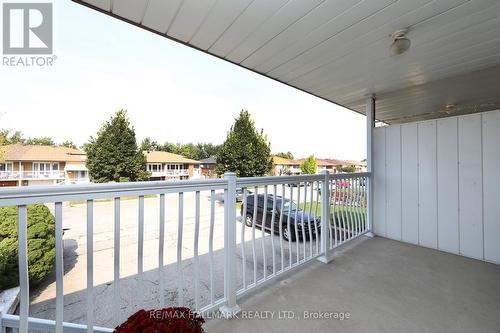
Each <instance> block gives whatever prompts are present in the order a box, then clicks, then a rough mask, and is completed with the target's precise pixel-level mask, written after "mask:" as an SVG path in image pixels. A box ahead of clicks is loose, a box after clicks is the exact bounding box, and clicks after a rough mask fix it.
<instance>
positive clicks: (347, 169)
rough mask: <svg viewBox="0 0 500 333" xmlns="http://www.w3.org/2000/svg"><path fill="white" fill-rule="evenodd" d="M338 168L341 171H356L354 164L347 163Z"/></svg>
mask: <svg viewBox="0 0 500 333" xmlns="http://www.w3.org/2000/svg"><path fill="white" fill-rule="evenodd" d="M337 170H338V171H340V172H347V173H353V172H354V171H356V167H355V166H354V165H347V166H343V167H337Z"/></svg>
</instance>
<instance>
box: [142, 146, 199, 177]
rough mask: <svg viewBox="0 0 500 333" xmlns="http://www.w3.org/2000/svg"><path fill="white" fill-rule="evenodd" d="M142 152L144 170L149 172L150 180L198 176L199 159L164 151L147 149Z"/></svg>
mask: <svg viewBox="0 0 500 333" xmlns="http://www.w3.org/2000/svg"><path fill="white" fill-rule="evenodd" d="M144 154H145V155H146V170H147V171H149V172H150V173H151V177H150V180H170V179H198V178H200V162H199V161H195V160H192V159H189V158H186V157H184V156H182V155H177V154H173V153H168V152H166V151H148V152H145V153H144Z"/></svg>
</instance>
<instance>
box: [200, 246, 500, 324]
mask: <svg viewBox="0 0 500 333" xmlns="http://www.w3.org/2000/svg"><path fill="white" fill-rule="evenodd" d="M240 306H241V308H242V309H244V310H249V311H270V312H269V314H267V316H268V317H270V316H271V313H273V312H274V316H275V318H274V319H248V318H247V319H243V318H241V317H242V315H243V314H240V317H239V318H233V319H232V320H224V319H210V320H208V321H207V323H206V324H205V325H206V326H205V327H206V331H207V332H209V333H210V332H239V333H243V332H318V333H319V332H419V333H421V332H433V333H436V332H454V333H456V332H482V333H485V332H500V266H498V265H494V264H489V263H485V262H481V261H478V260H474V259H468V258H464V257H460V256H456V255H452V254H447V253H443V252H439V251H436V250H432V249H428V248H423V247H418V246H414V245H409V244H405V243H401V242H397V241H393V240H389V239H386V238H380V237H375V238H372V239H363V240H360V241H359V242H357V244H353V245H351V246H349V248H345V249H342V250H340V251H338V252H337V254H336V255H335V258H334V261H333V262H332V263H330V264H328V265H325V264H322V263H320V262H314V263H312V264H310V265H308V266H305V267H303V268H302V269H300V270H298V271H295V272H293V273H292V274H291V275H289V276H284V277H283V278H282V279H281V280H279V281H277V282H275V283H272V284H271V285H269V287H267V288H262V289H261V290H259V291H257V292H256V293H254V294H252V295H250V296H248V297H246V298H245V299H243V300H242V301H240ZM278 311H293V312H294V313H295V315H296V317H299V318H300V317H302V315H303V311H327V312H348V313H349V314H350V318H349V319H344V320H338V319H316V320H311V319H303V318H301V319H287V320H284V319H278V318H276V317H278V315H279V313H278ZM259 314H262V315H263V316H265V315H266V314H265V313H263V312H260V313H259ZM249 315H255V314H254V313H252V312H248V313H247V317H248V316H249Z"/></svg>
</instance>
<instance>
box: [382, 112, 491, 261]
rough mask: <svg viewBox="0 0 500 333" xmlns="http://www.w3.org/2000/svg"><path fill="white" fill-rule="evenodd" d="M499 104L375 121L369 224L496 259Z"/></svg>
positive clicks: (444, 247) (397, 236) (401, 237)
mask: <svg viewBox="0 0 500 333" xmlns="http://www.w3.org/2000/svg"><path fill="white" fill-rule="evenodd" d="M499 129H500V110H499V111H492V112H485V113H479V114H473V115H466V116H459V117H450V118H444V119H439V120H432V121H424V122H418V123H408V124H403V125H391V126H387V127H378V128H376V129H375V132H374V168H373V169H374V170H373V171H374V175H373V176H374V207H373V208H374V232H375V234H378V235H380V236H384V237H388V238H392V239H396V240H400V241H403V242H408V243H413V244H417V245H421V246H425V247H430V248H434V249H438V250H442V251H446V252H450V253H454V254H458V255H463V256H466V257H471V258H475V259H480V260H485V261H488V262H493V263H497V264H500V241H499V239H500V205H499V202H500V177H498V166H499V165H500V149H499V143H500V131H499Z"/></svg>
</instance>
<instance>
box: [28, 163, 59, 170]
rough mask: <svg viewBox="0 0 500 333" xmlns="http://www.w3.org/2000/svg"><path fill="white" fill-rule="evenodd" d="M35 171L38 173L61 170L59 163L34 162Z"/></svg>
mask: <svg viewBox="0 0 500 333" xmlns="http://www.w3.org/2000/svg"><path fill="white" fill-rule="evenodd" d="M33 171H34V172H38V173H50V172H54V171H59V163H53V162H34V163H33Z"/></svg>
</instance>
